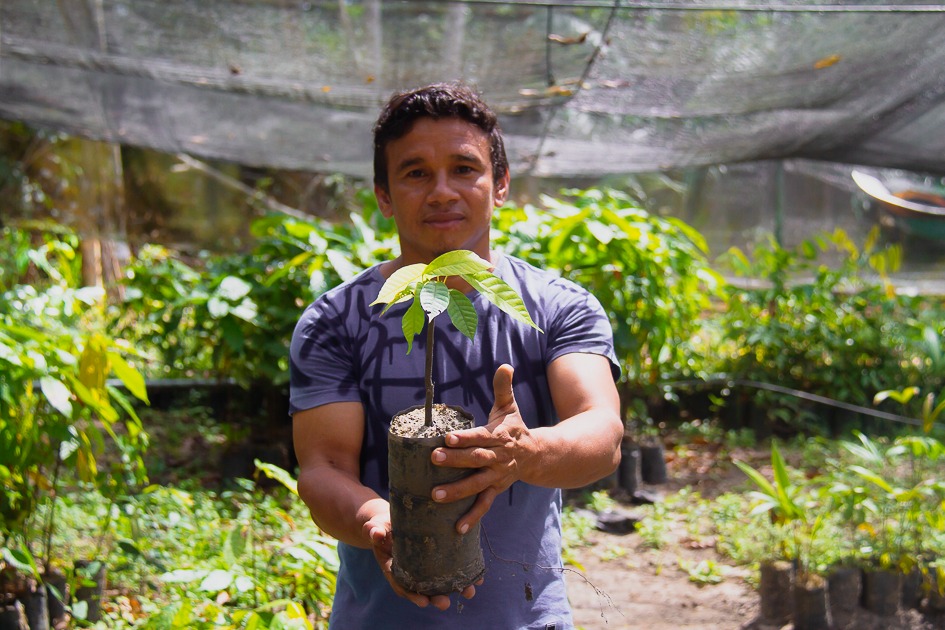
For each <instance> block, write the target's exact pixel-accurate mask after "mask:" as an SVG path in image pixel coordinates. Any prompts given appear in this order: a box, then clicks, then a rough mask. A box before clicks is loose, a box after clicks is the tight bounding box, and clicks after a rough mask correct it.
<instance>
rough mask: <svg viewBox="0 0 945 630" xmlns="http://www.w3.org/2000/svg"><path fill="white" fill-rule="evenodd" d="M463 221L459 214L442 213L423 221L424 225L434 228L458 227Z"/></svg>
mask: <svg viewBox="0 0 945 630" xmlns="http://www.w3.org/2000/svg"><path fill="white" fill-rule="evenodd" d="M464 219H465V217H464V216H463V214H462V213H461V212H442V213H438V214H431V215H430V216H428V217H427V218H426V219H424V223H426V224H427V225H429V226H431V227H435V228H449V227H453V226H455V225H458V224H459V223H461V222H462V221H463V220H464Z"/></svg>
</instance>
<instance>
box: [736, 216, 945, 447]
mask: <svg viewBox="0 0 945 630" xmlns="http://www.w3.org/2000/svg"><path fill="white" fill-rule="evenodd" d="M876 235H877V233H875V232H874V233H873V234H872V235H871V236H870V237H869V238H868V239H867V241H866V243H865V244H864V245H863V246H862V247H858V246H856V245H855V244H854V243H853V242H852V241H850V239H849V238H848V237H847V235H846V234H845V233H843V232H842V231H840V230H837V231H836V232H834V233H832V234H827V235H819V236H816V237H814V238H812V239H810V240H807V241H804V242H803V243H801V244H800V245H799V246H797V247H796V248H794V249H790V250H789V249H785V248H783V247H781V246H780V245H778V244H777V243H776V242H775V241H774V240H773V239H771V240H769V242H767V243H766V244H763V245H760V246H758V247H757V248H756V249H755V251H754V254H753V259H752V260H749V258H748V257H747V256H745V254H744V253H742V252H741V251H738V250H732V251H730V252H729V254H728V255H727V256H726V257H725V261H726V262H727V264H728V265H729V266H730V267H731V268H732V270H733V271H734V272H735V273H736V274H737V275H740V276H745V277H748V278H752V279H758V278H761V279H764V285H763V286H760V287H758V286H754V285H749V286H746V287H738V286H735V285H730V286H729V287H728V288H727V291H726V293H727V308H726V309H725V311H724V313H722V314H721V315H720V316H719V321H720V325H719V331H720V333H721V336H722V341H723V344H722V345H721V348H720V350H721V355H722V356H723V360H722V362H721V365H720V368H721V371H722V372H724V373H726V374H727V375H729V376H731V377H732V378H736V379H743V380H749V381H760V382H763V383H775V384H778V385H780V386H784V387H791V388H795V389H798V390H801V391H804V392H809V393H814V394H820V395H823V396H827V397H830V398H834V399H838V400H841V401H844V402H849V403H853V404H859V405H864V406H865V405H868V404H869V402H870V401H871V400H872V399H873V396H874V395H875V394H876V393H877V392H878V391H880V390H882V389H884V386H885V385H887V384H890V383H893V384H897V385H899V386H906V385H912V384H917V383H921V382H923V381H925V382H929V381H930V380H931V381H932V382H941V381H942V379H943V378H945V371H941V370H940V368H939V367H938V366H937V364H935V363H934V361H933V360H932V359H929V360H928V361H923V360H922V358H923V357H924V356H925V353H926V351H925V350H924V347H925V345H929V344H930V343H932V338H933V337H934V338H935V339H936V340H937V339H938V330H940V329H941V324H939V325H938V327H937V328H936V330H934V331H932V332H930V331H929V325H927V324H926V321H927V319H928V318H929V317H930V313H929V312H928V311H929V308H928V305H925V306H920V305H919V304H918V303H917V302H915V301H914V300H912V299H911V298H908V297H900V296H897V295H896V294H895V292H894V291H892V288H891V287H890V286H888V285H885V284H883V283H878V282H875V281H872V280H870V279H869V278H870V277H872V276H873V275H875V274H877V273H879V274H880V276H881V277H882V273H885V272H887V271H890V270H892V269H894V268H895V267H896V266H897V264H898V262H897V261H898V258H899V255H900V254H899V250H898V248H895V247H891V248H887V249H884V250H880V249H878V247H877V243H876ZM825 254H831V255H833V256H835V257H836V256H841V257H842V260H841V262H840V263H839V264H836V265H834V266H830V265H827V264H825V263H822V262H820V258H821V256H822V255H825ZM932 310H933V311H935V312H937V313H939V314H941V313H942V310H941V308H938V309H932ZM943 332H945V331H943ZM929 352H930V356H934V355H932V354H931V353H932V352H933V351H931V350H930V351H929ZM935 370H939V371H938V372H936V371H935ZM754 400H755V402H756V403H758V404H759V405H760V406H762V407H764V408H768V409H773V410H774V411H771V412H769V416H770V417H771V419H778V420H782V421H784V422H786V423H787V424H788V425H791V426H794V427H795V428H802V427H803V428H806V429H808V430H810V429H815V428H816V427H817V426H818V425H817V424H812V423H811V419H812V418H811V417H810V414H809V413H805V411H806V410H805V408H804V407H803V405H801V404H800V403H799V402H798V401H797V400H796V399H793V398H791V397H785V396H783V395H779V394H772V393H770V392H765V391H759V392H758V393H756V394H754Z"/></svg>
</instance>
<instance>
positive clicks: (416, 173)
mask: <svg viewBox="0 0 945 630" xmlns="http://www.w3.org/2000/svg"><path fill="white" fill-rule="evenodd" d="M407 177H423V171H422V170H420V169H419V168H415V169H413V170H412V171H407Z"/></svg>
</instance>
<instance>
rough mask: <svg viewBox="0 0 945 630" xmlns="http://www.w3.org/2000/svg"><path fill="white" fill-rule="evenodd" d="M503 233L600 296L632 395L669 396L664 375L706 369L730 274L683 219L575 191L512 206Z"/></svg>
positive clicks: (499, 237)
mask: <svg viewBox="0 0 945 630" xmlns="http://www.w3.org/2000/svg"><path fill="white" fill-rule="evenodd" d="M493 240H494V242H495V243H496V245H497V247H500V248H503V249H505V250H506V251H508V252H509V253H511V254H514V255H516V256H519V257H521V258H523V259H525V260H527V261H529V262H531V263H532V264H534V265H536V266H538V267H541V268H546V269H554V270H557V271H558V272H560V273H561V275H562V276H563V277H565V278H568V279H569V280H573V281H574V282H576V283H577V284H579V285H581V286H583V287H585V288H587V289H588V290H589V291H590V292H591V293H592V294H594V296H595V297H597V298H598V299H599V300H600V302H601V304H602V305H603V307H604V309H605V311H606V312H607V314H608V316H609V318H610V321H611V324H612V325H613V330H614V345H615V350H616V353H617V358H618V360H619V361H620V364H621V367H622V370H623V373H622V388H623V392H622V394H623V395H622V399H623V400H624V402H625V403H626V402H627V401H629V400H632V399H633V398H635V397H639V396H644V397H648V396H654V395H662V393H663V392H662V390H661V388H660V387H659V386H658V383H659V382H660V381H661V380H666V379H670V378H683V377H690V376H694V375H695V376H700V377H702V376H704V375H705V371H704V370H705V362H704V356H703V355H702V354H701V351H702V350H703V349H704V346H703V344H702V341H701V339H700V338H699V331H700V317H701V316H702V314H703V313H704V311H706V310H707V309H709V308H710V307H711V299H712V297H713V296H714V295H716V294H717V292H718V291H719V290H720V288H721V286H722V284H723V281H722V279H721V276H720V275H719V274H718V273H716V271H715V270H714V269H713V268H712V267H711V265H710V264H709V262H708V259H707V255H708V250H707V247H706V243H705V240H704V239H703V237H702V236H701V235H700V234H699V233H698V232H697V231H696V230H694V229H693V228H691V227H690V226H688V225H687V224H686V223H684V222H683V221H680V220H679V219H676V218H671V217H659V216H656V215H653V214H650V213H648V212H647V211H645V210H643V209H641V208H639V207H637V205H636V204H635V203H634V202H633V200H632V199H631V198H630V197H629V196H628V195H627V194H625V193H623V192H620V191H617V190H612V189H590V190H565V191H562V193H561V195H560V196H558V197H551V196H543V197H542V198H541V207H536V206H532V205H526V206H523V207H520V208H508V207H507V208H503V209H502V210H501V211H500V212H499V213H498V216H497V219H496V223H495V230H494V238H493ZM625 415H626V414H625Z"/></svg>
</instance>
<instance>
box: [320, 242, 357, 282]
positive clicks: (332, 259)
mask: <svg viewBox="0 0 945 630" xmlns="http://www.w3.org/2000/svg"><path fill="white" fill-rule="evenodd" d="M325 258H327V259H328V262H329V263H331V266H332V268H333V269H334V270H335V273H337V274H338V275H339V276H341V279H342V280H343V281H345V282H347V281H348V280H351V279H352V278H354V277H355V276H356V275H358V274H359V273H361V269H360V268H359V267H358V266H357V265H355V264H354V263H353V262H351V260H350V259H349V258H348V257H347V256H345V255H344V254H342V253H341V252H339V251H337V250H334V249H329V250H328V251H326V252H325Z"/></svg>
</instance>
